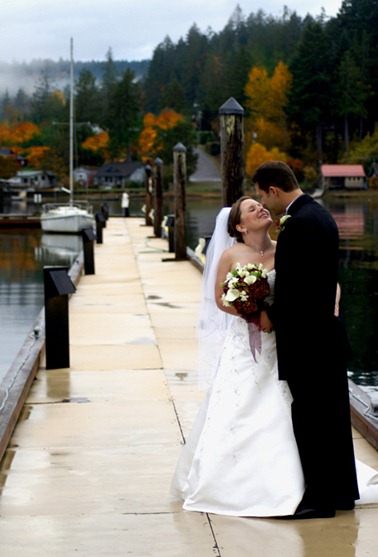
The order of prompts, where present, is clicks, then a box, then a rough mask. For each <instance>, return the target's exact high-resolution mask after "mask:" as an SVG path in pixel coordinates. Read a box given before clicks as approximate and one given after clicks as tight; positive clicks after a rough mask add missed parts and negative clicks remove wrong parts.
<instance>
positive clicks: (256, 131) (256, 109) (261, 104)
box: [245, 62, 292, 150]
mask: <svg viewBox="0 0 378 557" xmlns="http://www.w3.org/2000/svg"><path fill="white" fill-rule="evenodd" d="M291 81H292V76H291V74H290V72H289V70H288V67H287V66H286V64H284V63H283V62H279V63H278V64H277V66H276V68H275V70H274V72H273V75H272V77H269V75H268V72H267V70H266V68H259V67H253V68H252V69H251V70H250V72H249V74H248V81H247V84H246V86H245V94H246V97H247V99H246V107H247V110H248V116H247V118H246V128H247V130H250V131H249V132H248V131H247V133H246V142H247V143H248V142H252V141H253V138H257V140H258V142H259V143H260V144H262V145H265V147H266V148H267V149H272V148H273V147H277V148H279V149H283V150H286V149H287V148H288V146H289V134H288V131H287V123H286V116H285V105H286V103H287V96H288V92H289V90H290V86H291ZM252 132H253V133H252Z"/></svg>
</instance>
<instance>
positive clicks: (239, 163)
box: [219, 97, 244, 207]
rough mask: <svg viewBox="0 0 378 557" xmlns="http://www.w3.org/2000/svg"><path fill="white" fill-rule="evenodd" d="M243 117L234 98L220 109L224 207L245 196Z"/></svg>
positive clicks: (242, 110)
mask: <svg viewBox="0 0 378 557" xmlns="http://www.w3.org/2000/svg"><path fill="white" fill-rule="evenodd" d="M243 115H244V109H243V108H242V107H241V106H240V104H239V103H238V102H237V101H236V100H235V99H234V98H233V97H231V98H230V99H228V101H226V102H225V103H224V104H223V105H222V106H221V107H220V109H219V121H220V122H219V123H220V138H221V175H222V201H223V206H224V207H230V206H231V205H232V204H233V203H234V202H235V201H236V200H237V199H239V197H241V196H242V195H243V181H244V160H243Z"/></svg>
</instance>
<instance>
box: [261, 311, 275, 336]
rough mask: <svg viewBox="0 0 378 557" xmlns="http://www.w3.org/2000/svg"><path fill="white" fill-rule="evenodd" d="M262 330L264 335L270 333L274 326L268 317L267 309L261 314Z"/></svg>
mask: <svg viewBox="0 0 378 557" xmlns="http://www.w3.org/2000/svg"><path fill="white" fill-rule="evenodd" d="M260 328H261V330H262V331H264V333H270V332H272V330H273V324H272V322H271V320H270V319H269V317H268V314H267V313H266V311H265V309H263V310H262V312H261V313H260Z"/></svg>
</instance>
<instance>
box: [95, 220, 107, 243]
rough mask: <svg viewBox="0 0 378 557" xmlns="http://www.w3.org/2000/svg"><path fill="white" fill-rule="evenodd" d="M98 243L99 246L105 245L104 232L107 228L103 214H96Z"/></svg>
mask: <svg viewBox="0 0 378 557" xmlns="http://www.w3.org/2000/svg"><path fill="white" fill-rule="evenodd" d="M95 218H96V242H97V243H98V244H102V243H103V233H102V230H103V228H105V217H104V215H103V214H102V213H96V214H95Z"/></svg>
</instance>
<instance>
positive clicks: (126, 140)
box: [108, 69, 141, 159]
mask: <svg viewBox="0 0 378 557" xmlns="http://www.w3.org/2000/svg"><path fill="white" fill-rule="evenodd" d="M140 129H141V113H140V91H139V85H138V84H137V83H135V82H134V73H133V72H132V71H131V70H129V69H128V70H126V71H125V72H124V74H123V76H122V79H121V80H120V81H118V82H117V83H116V85H115V86H114V88H113V90H112V93H111V96H110V99H109V126H108V132H109V136H110V145H109V149H110V154H111V156H112V157H113V158H119V157H121V158H126V157H127V158H129V159H130V158H131V145H132V143H133V142H135V141H136V139H137V137H138V134H139V132H140Z"/></svg>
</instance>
